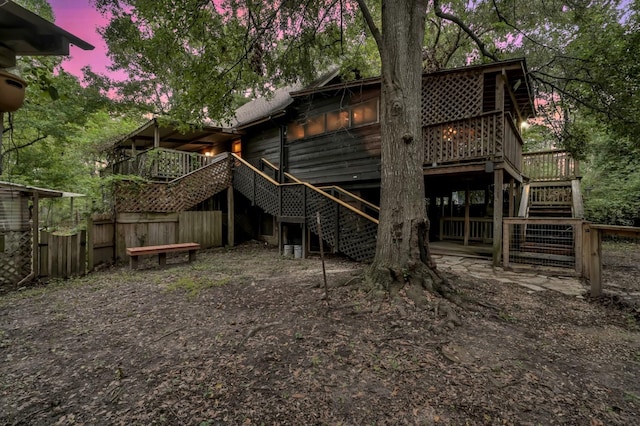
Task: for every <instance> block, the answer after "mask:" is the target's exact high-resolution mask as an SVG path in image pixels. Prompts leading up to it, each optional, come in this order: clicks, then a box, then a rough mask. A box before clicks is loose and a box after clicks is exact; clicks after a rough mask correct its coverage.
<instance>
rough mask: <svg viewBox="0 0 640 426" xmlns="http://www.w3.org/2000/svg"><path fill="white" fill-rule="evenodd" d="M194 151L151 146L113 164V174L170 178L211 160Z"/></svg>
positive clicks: (211, 159)
mask: <svg viewBox="0 0 640 426" xmlns="http://www.w3.org/2000/svg"><path fill="white" fill-rule="evenodd" d="M213 159H214V157H207V156H205V155H202V154H198V153H195V152H184V151H176V150H173V149H166V148H152V149H148V150H146V151H143V152H140V153H138V154H137V155H136V156H135V157H132V158H129V159H126V160H123V161H119V162H117V163H115V164H114V165H113V171H114V173H115V174H120V175H136V176H140V177H143V178H146V179H151V180H156V179H159V180H171V179H176V178H179V177H181V176H184V175H186V174H188V173H191V172H193V171H195V170H198V169H199V168H201V167H204V166H206V165H207V164H210V163H211V162H213V161H214V160H213Z"/></svg>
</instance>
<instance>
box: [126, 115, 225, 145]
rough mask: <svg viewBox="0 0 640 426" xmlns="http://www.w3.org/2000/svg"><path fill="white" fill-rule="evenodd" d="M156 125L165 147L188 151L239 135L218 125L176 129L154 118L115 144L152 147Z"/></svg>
mask: <svg viewBox="0 0 640 426" xmlns="http://www.w3.org/2000/svg"><path fill="white" fill-rule="evenodd" d="M156 127H157V129H158V136H159V137H160V141H161V142H162V146H163V148H169V149H179V150H181V151H188V152H196V151H200V150H202V149H204V148H207V147H211V146H212V145H215V144H217V143H219V142H226V141H228V140H231V139H234V138H236V137H237V134H235V133H234V132H233V131H232V130H230V129H223V128H222V127H217V126H203V127H200V128H196V129H190V130H185V131H180V130H177V129H176V126H172V125H170V124H161V123H159V122H158V120H157V119H155V118H154V119H151V120H149V121H148V122H146V123H145V124H143V125H142V126H140V127H138V128H137V129H136V130H134V131H133V132H131V133H129V134H128V135H126V136H123V137H121V138H119V139H118V141H117V142H116V143H115V146H120V147H124V148H130V147H131V145H132V143H133V144H135V146H136V149H137V150H142V149H147V148H152V147H153V141H154V137H155V131H156Z"/></svg>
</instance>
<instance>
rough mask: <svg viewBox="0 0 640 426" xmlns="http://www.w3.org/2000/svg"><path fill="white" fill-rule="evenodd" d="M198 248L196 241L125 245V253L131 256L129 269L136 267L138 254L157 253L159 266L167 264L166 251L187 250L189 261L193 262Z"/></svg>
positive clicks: (177, 251)
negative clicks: (142, 245)
mask: <svg viewBox="0 0 640 426" xmlns="http://www.w3.org/2000/svg"><path fill="white" fill-rule="evenodd" d="M198 250H200V244H198V243H177V244H163V245H160V246H145V247H127V254H128V255H129V256H131V269H137V268H138V256H144V255H153V254H157V255H158V263H159V264H160V266H164V265H166V264H167V253H180V252H185V251H188V252H189V262H193V261H194V260H195V259H196V252H197V251H198Z"/></svg>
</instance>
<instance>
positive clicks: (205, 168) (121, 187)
mask: <svg viewBox="0 0 640 426" xmlns="http://www.w3.org/2000/svg"><path fill="white" fill-rule="evenodd" d="M202 157H204V156H202ZM195 158H196V160H198V162H197V163H195V165H194V163H193V162H192V163H190V164H191V165H190V166H189V168H182V169H180V170H181V171H182V172H186V173H182V172H181V171H176V172H174V174H176V175H177V176H178V177H176V178H174V179H172V180H169V181H150V180H143V181H141V180H138V179H131V180H126V179H122V180H120V181H118V182H117V183H116V186H115V189H114V193H115V205H116V206H115V207H116V211H117V212H119V213H125V212H126V213H142V212H152V213H155V212H158V213H163V212H180V211H186V210H189V209H190V208H192V207H194V206H196V205H197V204H198V203H201V202H202V201H204V200H206V199H208V198H210V197H212V196H214V195H216V194H218V193H219V192H221V191H223V190H225V189H227V188H228V187H229V186H230V185H231V157H230V154H229V153H226V152H225V153H222V154H220V155H217V156H215V157H206V158H207V160H206V161H200V160H201V159H200V158H199V157H195ZM142 161H144V160H141V159H137V160H136V162H137V163H138V164H140V163H142ZM165 164H168V162H165ZM153 168H154V167H145V169H144V170H149V169H153ZM165 170H166V168H165ZM164 175H165V176H169V175H168V173H165V174H164ZM149 178H150V177H147V178H146V179H149Z"/></svg>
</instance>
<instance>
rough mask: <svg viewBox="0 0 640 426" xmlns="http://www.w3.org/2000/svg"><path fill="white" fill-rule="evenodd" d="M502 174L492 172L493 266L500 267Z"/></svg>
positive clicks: (499, 171)
mask: <svg viewBox="0 0 640 426" xmlns="http://www.w3.org/2000/svg"><path fill="white" fill-rule="evenodd" d="M503 173H504V171H503V170H502V169H496V170H495V171H494V172H493V266H500V256H501V254H502V205H503V201H504V200H503V198H504V195H503V192H502V183H503Z"/></svg>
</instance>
